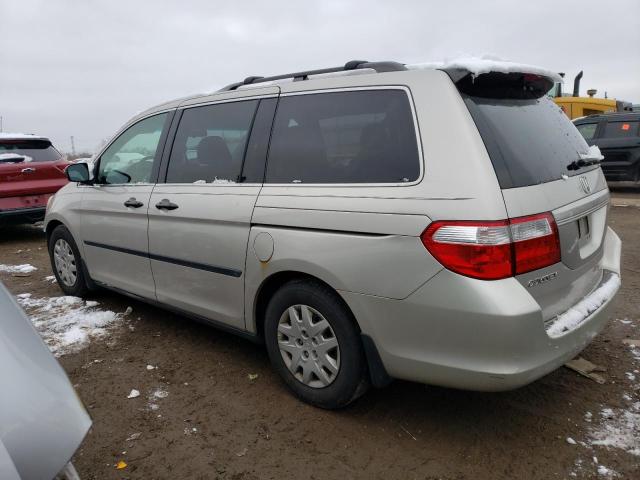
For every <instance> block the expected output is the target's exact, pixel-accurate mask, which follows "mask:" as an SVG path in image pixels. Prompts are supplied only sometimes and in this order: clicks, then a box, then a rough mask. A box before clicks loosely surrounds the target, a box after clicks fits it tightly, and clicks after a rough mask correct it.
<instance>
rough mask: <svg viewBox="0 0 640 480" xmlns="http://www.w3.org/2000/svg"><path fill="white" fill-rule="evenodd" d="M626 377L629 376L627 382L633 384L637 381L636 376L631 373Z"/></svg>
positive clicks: (627, 373)
mask: <svg viewBox="0 0 640 480" xmlns="http://www.w3.org/2000/svg"><path fill="white" fill-rule="evenodd" d="M625 375H626V376H627V380H630V381H632V382H634V381H635V379H636V376H635V375H634V374H633V373H631V372H626V373H625Z"/></svg>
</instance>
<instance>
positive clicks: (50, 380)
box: [0, 283, 91, 480]
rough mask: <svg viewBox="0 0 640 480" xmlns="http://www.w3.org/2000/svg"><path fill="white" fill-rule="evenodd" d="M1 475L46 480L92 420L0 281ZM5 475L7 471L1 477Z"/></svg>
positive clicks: (66, 460) (78, 442)
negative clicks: (13, 473)
mask: <svg viewBox="0 0 640 480" xmlns="http://www.w3.org/2000/svg"><path fill="white" fill-rule="evenodd" d="M0 379H1V380H0V381H1V382H2V383H1V386H0V477H2V478H3V479H4V478H10V479H11V478H15V477H13V476H12V474H11V472H17V474H18V475H19V478H21V479H23V480H31V479H43V480H44V479H46V480H51V479H52V478H53V477H55V476H56V475H57V474H58V472H60V470H62V468H63V467H64V466H65V464H66V463H67V462H69V460H70V459H71V457H72V455H73V454H74V452H75V451H76V450H77V448H78V446H79V445H80V443H81V442H82V440H83V438H84V436H85V435H86V433H87V431H88V430H89V427H91V419H90V417H89V415H88V414H87V411H86V410H85V408H84V406H83V405H82V402H81V401H80V399H79V398H78V396H77V395H76V392H75V391H74V389H73V387H72V386H71V383H70V382H69V379H68V378H67V375H66V373H65V372H64V370H63V369H62V367H61V366H60V365H59V364H58V362H57V361H56V359H55V358H54V356H53V355H52V354H51V352H50V351H49V349H48V348H47V346H46V345H45V343H44V342H43V341H42V339H41V338H40V335H38V332H37V331H36V330H35V328H34V327H33V325H32V324H31V322H30V321H29V319H28V318H27V317H26V315H25V314H24V312H23V311H22V310H21V309H20V307H19V306H18V304H17V303H16V302H15V300H14V298H13V296H12V295H11V294H10V293H9V292H8V291H7V289H6V288H5V287H4V285H2V283H0ZM5 475H6V476H5Z"/></svg>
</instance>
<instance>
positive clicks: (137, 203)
mask: <svg viewBox="0 0 640 480" xmlns="http://www.w3.org/2000/svg"><path fill="white" fill-rule="evenodd" d="M142 205H144V203H142V202H141V201H139V200H136V199H135V198H133V197H131V198H130V199H129V200H127V201H126V202H124V206H125V207H131V208H140V207H141V206H142Z"/></svg>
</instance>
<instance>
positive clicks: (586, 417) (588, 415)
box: [584, 412, 593, 422]
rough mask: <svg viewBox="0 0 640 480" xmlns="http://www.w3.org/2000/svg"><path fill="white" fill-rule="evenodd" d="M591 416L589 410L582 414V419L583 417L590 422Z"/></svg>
mask: <svg viewBox="0 0 640 480" xmlns="http://www.w3.org/2000/svg"><path fill="white" fill-rule="evenodd" d="M592 418H593V413H591V412H587V413H585V414H584V419H585V420H586V421H587V422H590V421H591V419H592Z"/></svg>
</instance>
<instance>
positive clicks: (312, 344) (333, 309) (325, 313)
mask: <svg viewBox="0 0 640 480" xmlns="http://www.w3.org/2000/svg"><path fill="white" fill-rule="evenodd" d="M264 336H265V343H266V346H267V352H268V354H269V359H270V360H271V364H272V365H273V368H274V369H275V370H276V372H278V374H279V375H280V377H281V378H282V379H283V380H284V382H285V383H286V385H287V386H288V387H289V389H291V391H292V392H293V393H294V394H295V395H296V396H297V397H298V398H300V399H302V400H304V401H305V402H307V403H310V404H312V405H315V406H317V407H321V408H327V409H335V408H341V407H345V406H346V405H348V404H349V403H351V402H353V401H354V400H355V399H356V398H358V397H359V396H360V395H362V394H364V393H365V391H366V390H367V388H368V386H369V384H368V374H367V363H366V358H365V354H364V350H363V347H362V341H361V339H360V332H359V331H358V328H357V327H356V325H355V322H354V321H353V318H352V316H351V313H350V312H349V311H348V309H347V308H346V306H345V305H344V304H343V303H342V301H341V299H340V297H338V295H337V294H336V293H335V292H334V291H333V290H331V289H330V288H328V287H326V286H325V285H323V284H321V283H319V282H314V281H307V280H293V281H291V282H289V283H286V284H285V285H283V286H282V287H281V288H280V289H279V290H278V291H277V292H276V293H275V294H274V295H273V297H272V298H271V300H270V302H269V304H268V305H267V308H266V311H265V324H264Z"/></svg>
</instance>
